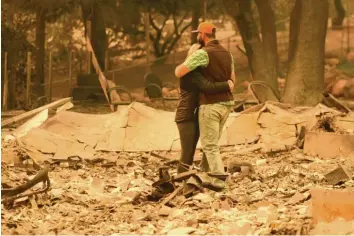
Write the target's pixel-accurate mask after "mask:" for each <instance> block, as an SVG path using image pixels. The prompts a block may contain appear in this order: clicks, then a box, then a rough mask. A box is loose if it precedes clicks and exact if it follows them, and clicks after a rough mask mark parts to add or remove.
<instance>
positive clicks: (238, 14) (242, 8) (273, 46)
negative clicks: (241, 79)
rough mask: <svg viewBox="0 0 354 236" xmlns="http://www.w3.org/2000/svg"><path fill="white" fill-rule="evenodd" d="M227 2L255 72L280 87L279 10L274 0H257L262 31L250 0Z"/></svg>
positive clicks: (257, 78)
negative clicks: (276, 13) (273, 3)
mask: <svg viewBox="0 0 354 236" xmlns="http://www.w3.org/2000/svg"><path fill="white" fill-rule="evenodd" d="M223 2H224V5H225V7H226V10H227V12H228V14H229V15H230V16H232V17H233V18H234V20H235V22H236V24H237V27H238V29H239V31H240V34H241V37H242V41H243V44H244V46H245V49H246V54H247V58H248V62H249V67H250V70H251V73H252V76H253V78H254V79H255V80H261V81H264V82H266V83H267V84H268V85H269V86H271V87H272V88H273V89H274V91H277V89H278V82H277V71H278V53H277V37H276V27H275V12H274V9H273V7H272V2H273V1H272V0H255V3H256V5H257V8H258V12H259V16H260V29H261V35H262V37H260V32H259V30H258V25H257V23H256V21H255V19H254V12H253V9H252V2H251V1H249V0H224V1H223Z"/></svg>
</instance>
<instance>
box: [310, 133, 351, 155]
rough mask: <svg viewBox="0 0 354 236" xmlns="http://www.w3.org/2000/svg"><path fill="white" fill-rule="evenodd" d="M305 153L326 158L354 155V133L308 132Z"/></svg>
mask: <svg viewBox="0 0 354 236" xmlns="http://www.w3.org/2000/svg"><path fill="white" fill-rule="evenodd" d="M304 153H305V154H307V155H313V156H318V157H320V158H324V159H329V158H335V157H338V156H350V155H353V153H354V135H344V134H335V133H326V132H323V133H318V132H308V133H306V135H305V143H304Z"/></svg>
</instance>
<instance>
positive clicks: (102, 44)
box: [81, 0, 116, 72]
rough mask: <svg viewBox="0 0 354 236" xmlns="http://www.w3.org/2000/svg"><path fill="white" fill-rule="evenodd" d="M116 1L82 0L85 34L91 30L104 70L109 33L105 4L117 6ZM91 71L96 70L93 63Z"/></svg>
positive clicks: (93, 43)
mask: <svg viewBox="0 0 354 236" xmlns="http://www.w3.org/2000/svg"><path fill="white" fill-rule="evenodd" d="M115 4H116V1H109V0H101V1H100V0H81V9H82V16H83V17H82V18H83V23H84V25H85V35H86V34H87V33H88V31H89V32H90V35H91V38H90V40H91V44H92V48H93V50H94V52H95V55H96V57H97V61H98V64H99V65H100V67H101V69H102V71H104V70H105V55H106V50H107V43H108V40H107V35H106V25H105V14H104V11H103V7H104V6H107V5H108V6H112V7H115ZM87 21H90V22H91V28H90V29H88V28H87V24H86V23H87ZM91 71H92V72H94V71H95V70H94V69H93V65H92V63H91Z"/></svg>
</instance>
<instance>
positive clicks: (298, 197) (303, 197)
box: [287, 192, 309, 205]
mask: <svg viewBox="0 0 354 236" xmlns="http://www.w3.org/2000/svg"><path fill="white" fill-rule="evenodd" d="M308 197H309V194H308V193H299V192H298V193H296V194H295V195H294V196H292V197H291V198H290V200H289V201H288V202H287V204H289V205H295V204H297V203H300V202H303V201H305V200H306V199H307V198H308Z"/></svg>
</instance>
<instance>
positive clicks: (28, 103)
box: [26, 52, 32, 107]
mask: <svg viewBox="0 0 354 236" xmlns="http://www.w3.org/2000/svg"><path fill="white" fill-rule="evenodd" d="M31 56H32V53H31V52H27V68H26V73H27V79H26V107H30V106H31V67H32V66H31Z"/></svg>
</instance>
